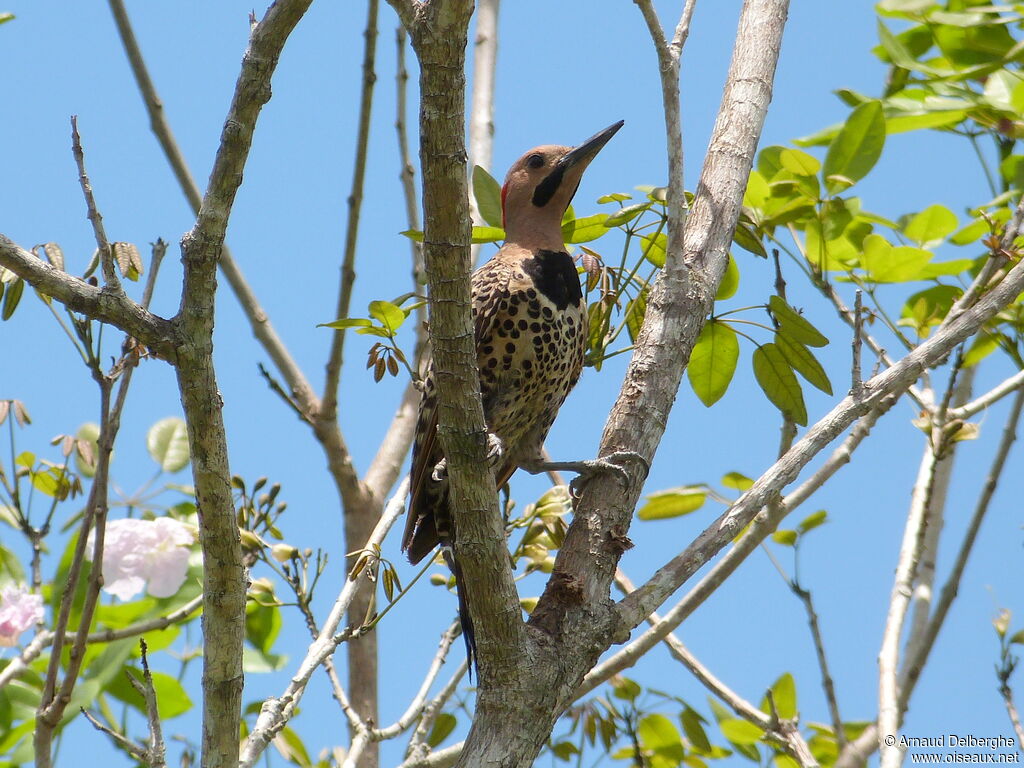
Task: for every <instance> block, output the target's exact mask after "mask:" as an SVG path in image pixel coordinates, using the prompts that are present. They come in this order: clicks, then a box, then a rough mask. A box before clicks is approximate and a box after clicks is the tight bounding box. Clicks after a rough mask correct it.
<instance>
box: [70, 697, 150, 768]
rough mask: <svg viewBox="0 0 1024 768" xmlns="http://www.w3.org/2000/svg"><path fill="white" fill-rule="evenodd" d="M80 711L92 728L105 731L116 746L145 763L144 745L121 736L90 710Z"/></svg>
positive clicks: (101, 731)
mask: <svg viewBox="0 0 1024 768" xmlns="http://www.w3.org/2000/svg"><path fill="white" fill-rule="evenodd" d="M81 712H82V714H83V715H85V719H86V720H88V721H89V722H90V723H92V725H93V728H95V729H96V730H97V731H99V732H100V733H105V734H106V735H107V736H109V737H110V738H111V739H112V740H113V741H114V742H116V743H117V744H118V746H120V747H121V748H122V749H124V750H125V751H126V752H127V753H128V754H129V755H131V756H132V757H134V758H135V759H136V760H138V761H139V762H140V763H143V764H145V763H146V748H145V747H143V746H141V745H140V744H136V743H135V742H134V741H132V740H131V739H128V738H126V737H124V736H122V735H121V734H120V733H118V732H117V731H115V730H114V729H113V728H108V727H107V726H106V725H104V724H103V723H101V722H100V721H99V720H98V719H97V718H96V716H95V715H94V714H93V713H92V712H90V711H89V710H87V709H85V708H83V709H82V710H81Z"/></svg>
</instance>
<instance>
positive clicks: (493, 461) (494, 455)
mask: <svg viewBox="0 0 1024 768" xmlns="http://www.w3.org/2000/svg"><path fill="white" fill-rule="evenodd" d="M504 455H505V444H504V443H503V442H502V441H501V438H500V437H498V436H497V435H496V434H494V433H493V432H488V433H487V456H486V460H487V466H488V467H492V468H493V467H494V466H496V465H497V464H498V462H499V461H501V457H502V456H504Z"/></svg>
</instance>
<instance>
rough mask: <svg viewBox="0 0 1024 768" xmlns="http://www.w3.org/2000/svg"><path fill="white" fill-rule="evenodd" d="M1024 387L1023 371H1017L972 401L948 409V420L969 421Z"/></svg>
mask: <svg viewBox="0 0 1024 768" xmlns="http://www.w3.org/2000/svg"><path fill="white" fill-rule="evenodd" d="M1021 386H1024V370H1020V371H1017V373H1015V374H1014V375H1013V376H1010V377H1009V378H1008V379H1006V380H1004V381H1002V382H1001V383H1000V384H999V385H997V386H995V387H993V388H992V389H990V390H989V391H988V392H986V393H985V394H983V395H981V396H980V397H978V398H976V399H974V400H972V401H971V402H969V403H966V404H965V405H962V406H960V407H959V408H950V409H949V418H950V420H952V419H969V418H971V416H974V415H976V414H978V413H981V412H982V411H984V410H985V409H986V408H988V407H989V406H990V405H994V404H995V403H997V402H999V401H1000V400H1002V399H1003V398H1004V397H1006V396H1007V395H1011V394H1013V393H1014V392H1016V391H1017V390H1019V389H1020V388H1021Z"/></svg>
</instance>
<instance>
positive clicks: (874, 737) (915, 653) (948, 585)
mask: <svg viewBox="0 0 1024 768" xmlns="http://www.w3.org/2000/svg"><path fill="white" fill-rule="evenodd" d="M1022 411H1024V390H1018V392H1017V396H1016V397H1015V398H1014V401H1013V405H1012V406H1011V409H1010V414H1009V416H1008V417H1007V420H1006V426H1005V428H1004V430H1003V436H1002V438H1001V440H1000V442H999V448H998V449H997V450H996V455H995V456H994V457H993V459H992V466H991V468H990V469H989V473H988V476H987V477H986V479H985V484H984V485H983V486H982V490H981V493H980V494H979V497H978V503H977V505H976V506H975V509H974V514H973V515H972V517H971V521H970V523H969V524H968V526H967V531H966V532H965V533H964V538H963V541H962V542H961V544H960V549H959V551H958V552H957V556H956V561H955V562H954V563H953V567H952V569H951V570H950V573H949V576H948V577H947V578H946V581H945V583H944V584H943V587H942V591H941V592H940V593H939V598H938V600H937V601H936V604H935V609H934V610H933V612H932V615H931V618H930V619H929V621H928V627H927V629H926V631H925V632H924V634H923V635H922V637H921V638H920V640H919V642H916V643H914V644H913V647H912V648H910V649H908V657H907V659H906V661H905V662H904V664H903V668H902V669H901V671H900V677H899V700H898V702H897V705H898V708H899V711H900V712H901V713H902V712H904V711H905V710H906V707H907V705H908V704H909V702H910V697H911V696H912V695H913V692H914V687H915V686H916V684H917V681H918V679H919V678H920V675H921V670H922V669H923V668H924V665H925V662H926V661H927V660H928V656H929V654H930V653H931V650H932V647H933V646H934V644H935V639H936V638H937V637H938V635H939V631H940V630H941V629H942V626H943V624H944V622H945V620H946V616H947V615H948V613H949V608H950V606H951V605H952V604H953V600H955V599H956V595H957V591H958V589H959V586H960V579H961V577H962V576H963V572H964V568H965V567H966V566H967V560H968V558H969V557H970V554H971V550H972V549H973V547H974V543H975V540H976V539H977V536H978V531H979V529H980V528H981V523H982V521H983V520H984V518H985V515H986V514H987V512H988V509H989V504H990V503H991V501H992V497H993V495H994V494H995V491H996V487H997V485H998V483H999V478H1000V477H1001V476H1002V473H1003V469H1004V467H1005V465H1006V458H1007V456H1008V455H1009V453H1010V448H1011V447H1012V446H1013V443H1014V441H1015V440H1016V438H1017V425H1018V423H1019V421H1020V417H1021V412H1022ZM883 735H885V734H883ZM878 738H879V727H878V723H872V724H871V725H869V726H868V727H867V728H865V729H864V731H863V732H862V733H861V734H860V736H858V737H857V738H856V739H855V740H854V741H852V742H850V743H849V744H848V745H847V748H846V749H845V750H843V752H842V753H841V754H840V755H839V758H838V759H837V760H836V768H856V766H859V765H863V763H864V761H865V760H867V758H868V756H869V755H871V754H872V753H873V752H874V751H875V750H876V749H878Z"/></svg>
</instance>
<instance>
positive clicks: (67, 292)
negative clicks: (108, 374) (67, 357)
mask: <svg viewBox="0 0 1024 768" xmlns="http://www.w3.org/2000/svg"><path fill="white" fill-rule="evenodd" d="M0 266H2V267H5V268H6V269H9V270H11V271H12V272H13V273H14V274H16V275H18V277H20V278H22V279H23V280H25V282H27V283H28V284H29V285H31V286H32V287H33V288H35V289H36V290H37V291H39V292H40V293H42V294H44V295H46V296H51V297H53V298H54V299H56V300H57V301H59V302H60V303H61V304H63V305H64V306H66V307H67V308H68V309H70V310H71V311H72V312H80V313H82V314H83V315H87V316H89V317H91V318H93V319H95V320H99V321H100V322H103V323H109V324H110V325H113V326H115V327H117V328H120V329H121V330H122V331H124V332H125V333H127V334H129V335H131V336H132V337H134V338H136V339H138V340H139V341H141V342H142V343H143V344H145V345H146V346H147V347H149V348H151V349H152V350H153V351H154V352H155V353H156V354H158V355H159V356H160V357H162V358H165V359H167V360H171V361H172V362H173V361H174V360H175V359H176V353H175V347H176V345H177V343H178V342H177V336H176V334H175V332H174V328H173V326H172V324H171V322H170V321H168V320H165V319H164V318H162V317H159V316H157V315H154V314H151V313H150V312H148V311H146V310H145V309H143V308H142V307H141V306H139V305H138V304H136V303H135V302H134V301H132V300H131V299H129V298H128V297H127V296H125V295H124V294H123V293H116V292H114V291H111V290H110V289H108V288H99V287H97V286H94V285H89V283H87V282H85V281H84V280H81V279H79V278H77V277H75V276H73V275H69V274H68V273H67V272H65V271H63V270H61V269H57V268H56V267H54V266H51V265H50V264H48V263H46V262H45V261H43V260H42V259H39V258H37V257H36V256H35V255H34V254H32V253H30V252H29V251H26V250H25V249H24V248H22V247H21V246H19V245H18V244H17V243H15V242H14V241H12V240H10V239H9V238H7V237H5V236H4V235H2V234H0Z"/></svg>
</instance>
